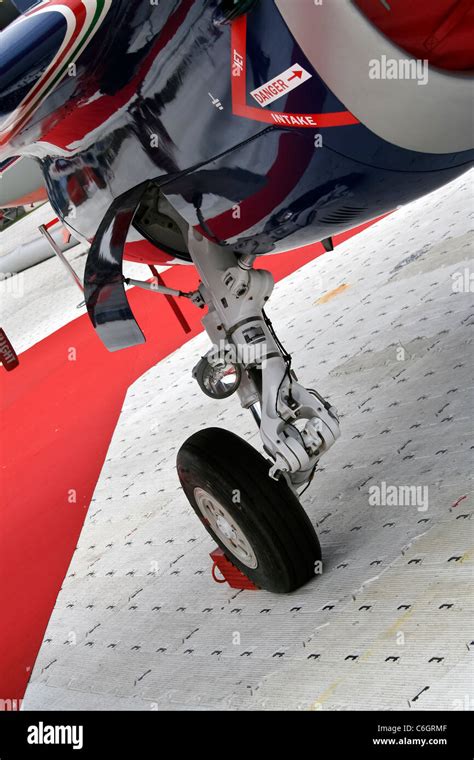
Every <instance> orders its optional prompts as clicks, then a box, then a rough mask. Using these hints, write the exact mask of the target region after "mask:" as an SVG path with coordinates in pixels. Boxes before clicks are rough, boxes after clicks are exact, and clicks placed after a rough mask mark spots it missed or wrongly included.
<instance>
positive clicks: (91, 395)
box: [0, 224, 369, 709]
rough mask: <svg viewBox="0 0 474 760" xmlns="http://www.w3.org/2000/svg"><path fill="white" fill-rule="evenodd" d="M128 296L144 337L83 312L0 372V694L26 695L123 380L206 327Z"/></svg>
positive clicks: (173, 276)
mask: <svg viewBox="0 0 474 760" xmlns="http://www.w3.org/2000/svg"><path fill="white" fill-rule="evenodd" d="M367 226H369V225H368V224H366V225H363V226H362V227H359V228H357V229H355V230H353V231H351V232H350V233H345V234H344V235H340V236H338V237H337V238H336V239H335V242H336V243H338V242H342V241H343V240H345V239H347V238H348V237H351V236H352V235H354V234H356V233H357V232H359V231H361V230H362V229H365V228H366V227H367ZM323 252H324V251H323V248H322V246H321V245H313V246H307V247H306V248H303V249H300V250H298V251H293V252H291V253H288V254H282V255H279V256H266V257H265V258H264V259H263V260H261V262H260V265H261V266H264V267H265V268H269V269H271V271H272V272H273V273H274V275H275V278H276V279H277V280H278V279H282V278H283V277H285V276H287V275H288V274H290V273H291V272H293V271H295V270H296V269H298V268H300V267H301V266H303V265H304V264H306V263H308V262H309V261H311V260H312V259H314V258H316V257H317V256H319V255H320V254H321V253H323ZM329 255H330V254H329ZM164 279H165V282H166V284H167V285H170V286H171V287H179V288H181V289H183V290H191V289H192V288H193V287H195V286H196V284H197V275H196V272H195V271H194V269H193V268H191V267H173V268H172V269H170V270H169V271H168V272H166V273H165V275H164ZM129 298H130V302H131V305H132V308H133V310H134V313H135V316H136V317H137V320H138V322H139V324H140V326H141V327H142V329H143V332H144V333H145V335H146V337H147V343H146V344H144V345H142V346H138V347H136V348H131V349H127V350H125V351H119V352H117V353H115V354H110V353H108V351H107V350H106V349H105V348H104V347H103V346H102V343H101V342H100V341H99V339H98V338H97V336H96V335H95V333H94V331H93V329H92V327H91V325H90V322H89V318H88V317H87V315H84V316H81V317H79V318H78V319H76V320H74V321H73V322H71V323H70V324H68V325H66V326H65V327H63V328H62V329H60V330H58V331H57V332H56V333H54V334H53V335H50V336H49V337H48V338H45V339H44V340H42V341H41V342H40V343H38V344H37V345H35V346H33V347H32V348H30V349H29V350H27V351H25V352H24V353H23V354H21V356H20V365H19V367H18V368H17V369H15V370H14V371H13V372H9V373H7V372H5V371H2V370H0V403H1V407H0V409H1V421H2V434H1V447H2V450H1V462H2V481H1V493H2V495H3V499H2V513H1V531H0V542H1V545H0V577H1V578H2V604H1V610H2V614H1V617H2V625H1V633H0V699H3V700H14V699H21V698H22V697H23V694H24V692H25V688H26V685H27V683H28V679H29V677H30V674H31V671H32V669H33V665H34V662H35V658H36V655H37V653H38V650H39V648H40V646H41V641H42V637H43V635H44V631H45V628H46V626H47V623H48V620H49V617H50V615H51V612H52V609H53V606H54V603H55V601H56V597H57V595H58V592H59V589H60V587H61V583H62V581H63V578H64V576H65V574H66V572H67V569H68V566H69V563H70V561H71V558H72V554H73V552H74V549H75V546H76V544H77V540H78V537H79V533H80V531H81V528H82V524H83V522H84V518H85V515H86V512H87V509H88V506H89V503H90V500H91V497H92V494H93V491H94V488H95V485H96V483H97V480H98V478H99V475H100V471H101V468H102V465H103V462H104V459H105V457H106V454H107V449H108V446H109V443H110V439H111V437H112V434H113V432H114V429H115V426H116V424H117V420H118V417H119V414H120V410H121V408H122V404H123V401H124V397H125V394H126V392H127V389H128V387H129V386H130V385H131V384H132V383H133V382H134V381H135V380H137V378H139V377H140V376H141V375H142V374H143V373H144V372H146V371H147V370H148V369H150V367H153V366H154V365H155V364H157V363H158V362H159V361H160V360H161V359H163V358H164V357H166V356H168V355H169V354H170V353H171V352H172V351H174V350H175V349H177V348H178V347H179V346H180V345H182V344H183V343H184V342H185V341H187V340H189V339H190V338H192V337H194V336H195V335H196V334H197V333H199V332H200V331H201V329H202V328H201V324H200V318H201V316H202V314H201V312H200V311H199V310H198V309H196V308H195V307H194V306H192V305H191V304H189V303H187V302H186V301H183V302H181V301H180V305H181V306H182V309H183V312H184V314H185V316H186V318H187V320H188V322H189V324H190V325H191V327H192V332H191V333H190V334H188V335H186V334H185V333H184V332H183V330H182V329H181V327H180V325H179V323H178V321H177V319H176V317H175V316H174V315H173V312H172V310H171V308H170V306H169V304H168V303H167V302H166V301H165V299H164V298H160V297H159V296H157V295H156V294H153V293H148V292H146V291H143V290H137V289H134V290H132V291H130V292H129ZM26 329H27V328H26ZM10 338H11V339H12V342H13V344H14V342H15V341H14V336H13V335H10ZM71 350H73V351H74V350H75V353H76V358H75V360H73V361H71V360H70V356H71ZM191 369H192V368H191V367H189V372H191ZM74 493H75V497H74ZM74 498H75V501H74ZM7 709H8V708H7Z"/></svg>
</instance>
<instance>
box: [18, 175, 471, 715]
mask: <svg viewBox="0 0 474 760" xmlns="http://www.w3.org/2000/svg"><path fill="white" fill-rule="evenodd" d="M472 221H473V192H472V174H470V175H465V176H464V177H462V178H461V179H460V180H458V181H456V182H454V183H452V184H451V185H449V186H447V187H445V188H443V189H441V190H440V191H437V192H436V193H434V194H432V195H430V196H428V197H426V198H423V199H421V200H419V201H417V202H416V203H414V204H412V205H410V206H408V207H405V208H402V209H400V210H398V211H397V212H396V213H395V214H394V215H392V216H390V217H388V218H386V219H385V220H383V221H381V222H380V223H379V224H377V225H376V226H375V227H373V228H371V229H368V230H367V231H365V232H364V233H362V234H361V235H359V236H358V237H356V238H354V239H352V240H349V241H348V242H346V243H345V244H343V245H341V246H340V247H338V248H337V249H336V251H335V252H333V253H330V254H327V255H325V256H323V257H321V258H319V259H317V260H315V261H314V262H312V263H310V264H308V265H307V266H305V267H304V268H303V269H301V270H300V271H298V272H296V273H295V274H293V275H291V276H290V277H288V278H286V279H285V280H284V281H282V282H280V283H279V284H278V285H277V287H276V290H275V293H274V295H273V297H272V299H271V301H270V304H269V308H268V313H269V316H270V317H271V318H272V320H273V322H274V325H275V328H276V329H277V332H278V334H279V337H280V338H281V339H282V341H283V343H284V344H285V346H286V347H287V348H288V349H289V350H290V351H291V352H292V353H293V357H294V367H295V369H296V370H297V371H298V372H299V377H300V380H301V381H302V382H303V383H304V384H306V385H307V386H310V387H316V388H317V389H318V390H319V391H320V392H321V393H323V395H325V396H326V397H329V398H330V399H331V401H332V402H333V403H334V404H335V405H336V407H337V408H338V409H339V411H340V413H341V414H342V415H343V418H342V438H341V439H340V441H338V443H337V444H336V446H335V447H334V448H333V449H332V450H331V451H330V453H329V454H328V455H327V456H326V458H325V459H324V460H323V461H322V467H321V468H320V470H319V473H318V474H317V476H316V477H315V479H314V481H313V484H312V485H311V487H310V489H309V490H308V491H307V493H306V495H305V496H304V497H303V503H304V506H305V508H306V509H307V511H308V513H309V515H310V517H311V519H312V521H313V522H314V524H315V525H317V530H318V534H319V536H320V540H321V543H322V547H323V554H324V561H325V567H324V574H323V576H322V577H321V578H319V579H317V580H315V581H314V582H312V583H310V584H308V585H307V586H305V587H304V588H303V589H301V590H300V591H298V592H296V593H294V594H291V595H288V596H277V595H272V594H269V593H266V592H263V591H258V592H251V591H240V592H239V591H235V590H232V589H230V588H228V587H227V586H222V585H217V584H215V583H214V582H213V580H212V578H211V574H210V566H211V562H210V559H209V556H208V554H209V551H211V550H212V548H213V544H212V541H211V539H210V537H208V536H207V534H206V533H205V531H204V530H203V528H202V527H201V525H200V524H199V522H198V520H197V518H196V517H195V515H194V513H193V512H192V510H191V508H190V507H189V506H188V504H187V501H186V499H185V497H184V494H183V492H182V491H181V489H180V487H179V482H178V479H177V476H176V472H175V467H174V462H175V456H176V452H177V450H178V448H179V446H180V444H181V443H182V442H183V441H184V439H185V438H186V437H187V436H188V435H190V434H191V433H193V432H194V431H196V430H198V429H200V428H202V427H206V426H210V425H222V426H223V427H227V428H229V429H231V430H233V431H235V432H237V433H238V434H240V435H242V436H243V437H245V438H247V439H249V440H250V441H251V442H252V443H254V444H255V445H256V446H259V438H258V435H257V431H256V428H255V427H254V423H253V421H252V419H251V417H250V415H249V414H248V413H247V412H243V411H242V410H241V409H240V407H239V405H238V401H237V400H236V399H231V400H230V401H224V402H215V401H212V400H210V399H208V398H206V397H204V396H203V395H202V394H201V392H200V391H199V389H198V387H197V386H195V385H194V383H193V381H192V379H191V369H192V367H193V366H194V364H195V363H196V361H197V358H198V357H199V356H200V355H202V354H203V353H204V352H205V351H206V350H207V347H208V342H207V337H206V336H204V335H201V336H198V337H197V338H195V339H194V340H192V341H190V342H189V343H187V344H186V345H185V346H183V347H182V348H181V349H179V350H178V351H176V352H175V353H174V354H172V355H171V356H170V357H168V358H167V359H166V360H165V361H162V362H160V363H159V364H158V365H157V366H156V367H155V368H154V369H152V370H150V371H149V372H148V373H147V374H146V375H144V376H143V377H142V378H141V379H140V380H138V381H137V382H136V383H135V384H134V386H133V387H132V388H131V389H130V390H129V393H128V396H127V399H126V402H125V405H124V408H123V412H122V415H121V419H120V423H119V425H118V426H117V429H116V432H115V435H114V438H113V441H112V443H111V446H110V450H109V454H108V458H107V461H106V463H105V466H104V468H103V471H102V474H101V478H100V481H99V483H98V485H97V488H96V491H95V495H94V499H93V502H92V504H91V507H90V509H89V514H88V517H87V520H86V523H85V526H84V529H83V531H82V534H81V537H80V541H79V545H78V547H77V551H76V552H75V555H74V558H73V560H72V562H71V566H70V568H69V571H68V574H67V577H66V579H65V582H64V585H63V589H62V591H61V593H60V595H59V597H58V600H57V604H56V607H55V609H54V612H53V615H52V617H51V620H50V623H49V626H48V630H47V632H46V635H45V639H44V643H43V645H42V648H41V651H40V654H39V657H38V660H37V663H36V666H35V669H34V672H33V675H32V678H31V682H30V685H29V687H28V690H27V694H26V699H25V703H24V707H25V708H26V709H36V708H38V709H56V708H59V709H137V710H172V709H177V708H181V709H185V710H191V709H203V710H205V709H212V708H216V709H219V710H228V709H237V710H239V709H247V710H255V709H273V708H279V709H281V708H283V709H295V708H296V709H303V710H308V709H310V710H311V709H312V710H319V709H322V710H346V709H398V708H400V709H407V710H409V709H429V708H434V709H466V708H472V706H473V694H472V670H471V669H470V661H471V658H472V651H473V649H474V641H473V640H472V635H473V634H472V592H471V588H472V562H473V553H472V543H473V542H472V537H473V533H472V524H473V523H472V519H471V518H472V495H471V491H470V488H471V477H472V476H471V470H472V461H473V453H472V449H473V440H472V400H473V397H472V366H473V362H472V358H473V355H472V331H471V329H470V328H472V322H473V316H472V293H470V292H469V288H468V287H466V288H464V290H463V291H461V292H457V291H456V289H455V288H454V289H453V275H455V274H457V273H465V272H470V271H472V262H470V258H471V257H472V246H473V236H472ZM46 265H49V262H46ZM469 267H471V269H469ZM342 284H346V285H348V286H349V287H347V288H346V289H345V290H342V291H341V292H340V293H339V294H338V295H335V296H334V297H333V298H330V299H329V300H327V301H326V302H319V299H320V298H321V296H322V295H323V294H325V293H328V292H330V291H333V290H334V289H336V288H338V287H339V286H340V285H342ZM401 348H403V349H404V355H403V352H402V351H400V349H401ZM382 482H385V483H386V484H387V485H394V486H401V485H408V486H419V487H424V486H427V487H428V498H429V502H428V505H427V509H426V510H425V509H424V506H423V505H421V504H420V505H419V506H418V507H417V506H371V504H370V503H369V488H370V486H372V485H379V486H380V485H381V483H382ZM464 497H466V498H464Z"/></svg>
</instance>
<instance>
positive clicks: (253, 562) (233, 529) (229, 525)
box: [194, 488, 258, 570]
mask: <svg viewBox="0 0 474 760" xmlns="http://www.w3.org/2000/svg"><path fill="white" fill-rule="evenodd" d="M194 498H195V500H196V504H197V505H198V507H199V511H200V512H201V514H202V516H203V517H204V518H205V520H206V521H207V522H208V523H209V525H210V527H211V528H212V530H213V532H214V533H215V534H216V535H217V536H218V537H219V539H220V541H222V543H223V544H224V546H225V547H226V548H227V549H229V551H230V552H231V553H232V554H233V555H234V557H236V558H237V559H238V560H239V562H241V563H242V564H243V565H245V567H248V568H250V570H255V568H256V567H258V560H257V557H256V554H255V552H254V550H253V549H252V546H251V544H250V542H249V540H248V538H247V536H246V535H245V533H244V531H243V530H242V528H241V527H240V525H238V524H237V522H236V521H235V520H234V518H233V517H232V515H231V514H230V513H229V512H228V511H227V509H226V508H225V507H223V506H222V504H221V503H220V501H218V500H217V499H216V498H215V496H212V494H210V493H208V492H207V491H205V490H204V489H203V488H195V489H194Z"/></svg>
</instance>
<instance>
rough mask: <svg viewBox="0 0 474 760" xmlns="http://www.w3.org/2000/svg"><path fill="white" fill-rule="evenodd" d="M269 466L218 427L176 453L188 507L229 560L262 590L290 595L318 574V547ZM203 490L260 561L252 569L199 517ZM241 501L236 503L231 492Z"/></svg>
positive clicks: (301, 513)
mask: <svg viewBox="0 0 474 760" xmlns="http://www.w3.org/2000/svg"><path fill="white" fill-rule="evenodd" d="M269 467H270V464H269V462H268V461H267V460H266V459H264V457H262V456H261V454H259V453H258V451H256V450H255V449H254V448H253V447H252V446H250V445H249V444H248V443H246V441H244V440H242V439H241V438H239V437H238V436H236V435H234V434H233V433H230V432H229V431H228V430H223V429H221V428H206V429H205V430H200V431H199V432H197V433H195V434H194V435H192V436H191V437H190V438H188V440H187V441H186V442H185V443H184V444H183V445H182V447H181V448H180V450H179V451H178V455H177V468H178V476H179V479H180V481H181V485H182V487H183V490H184V492H185V494H186V496H187V498H188V501H189V503H190V504H191V506H192V508H193V509H194V511H195V512H196V514H197V516H198V517H199V519H200V520H201V522H202V523H203V525H204V527H205V528H206V530H207V531H208V532H209V533H210V534H211V536H212V537H213V539H214V540H215V541H216V542H217V544H218V545H219V546H220V548H221V549H222V550H223V551H224V553H225V554H226V556H227V558H228V559H229V560H230V561H231V562H232V564H234V565H235V566H236V567H238V568H239V569H240V570H241V571H242V572H243V573H244V574H245V575H246V576H247V577H248V578H250V580H251V581H252V582H253V583H255V585H256V586H258V587H259V588H261V589H265V590H267V591H273V592H275V593H281V594H284V593H289V592H291V591H294V590H295V589H297V588H300V586H302V585H304V584H305V583H307V582H308V581H309V580H311V579H312V578H314V577H315V574H316V573H317V572H319V567H316V563H319V562H320V560H321V547H320V545H319V541H318V537H317V536H316V533H315V531H314V528H313V526H312V524H311V522H310V520H309V518H308V516H307V514H306V512H305V511H304V509H303V507H302V506H301V504H300V502H299V501H298V499H297V497H296V496H295V494H294V493H293V491H292V490H291V489H290V487H289V486H288V484H287V483H286V481H284V480H283V479H280V480H279V481H275V480H272V479H271V478H270V477H269V476H268V470H269ZM196 488H203V489H204V490H205V491H207V493H209V494H210V495H211V496H213V497H214V498H215V499H217V500H218V501H219V502H220V504H221V505H222V506H223V507H225V509H226V510H227V511H228V512H229V514H230V515H231V516H232V518H233V519H234V520H235V521H236V523H237V524H238V526H239V527H240V528H241V529H242V530H243V532H244V533H245V536H246V538H247V541H248V542H249V543H250V545H251V547H252V549H253V551H254V553H255V555H256V557H257V560H258V566H257V567H256V568H255V569H250V568H249V567H246V566H245V565H244V564H242V563H241V562H240V561H239V559H238V558H237V557H236V556H234V555H233V554H232V552H231V551H230V550H229V549H228V548H227V547H226V546H225V545H224V544H223V543H222V542H221V540H220V538H219V536H218V535H216V534H215V533H214V531H213V530H212V527H211V526H210V525H209V523H208V522H207V520H206V519H205V518H204V516H203V515H202V513H201V511H200V509H199V507H198V505H197V503H196V500H195V498H194V491H195V489H196ZM236 490H238V491H240V502H239V503H234V500H233V495H234V493H235V491H236Z"/></svg>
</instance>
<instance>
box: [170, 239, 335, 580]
mask: <svg viewBox="0 0 474 760" xmlns="http://www.w3.org/2000/svg"><path fill="white" fill-rule="evenodd" d="M189 252H190V255H191V257H192V260H193V262H194V264H195V266H196V268H197V270H198V271H199V273H200V275H201V280H202V282H201V285H200V287H199V294H200V297H201V299H202V301H203V302H204V303H205V304H206V305H207V306H208V308H209V311H208V314H207V315H206V316H205V317H204V319H203V324H204V326H205V328H206V331H207V333H208V335H209V337H210V338H211V341H212V343H213V348H212V350H211V352H210V353H209V354H208V355H207V357H205V358H204V359H203V360H201V362H200V363H199V365H198V367H197V368H196V369H195V371H194V376H195V378H196V379H197V380H198V382H199V384H200V386H201V387H202V389H203V390H204V392H206V393H207V394H208V395H210V396H215V397H217V398H219V397H220V398H224V397H227V396H228V395H230V394H231V393H232V390H233V391H234V392H237V393H238V395H239V397H240V401H241V404H242V406H243V407H244V408H246V409H249V410H250V411H251V412H252V414H253V415H254V417H255V419H256V420H257V422H258V424H259V427H260V434H261V438H262V443H263V448H264V451H265V453H266V454H267V455H268V457H269V459H268V460H267V459H265V458H264V457H263V456H262V455H261V454H259V453H258V452H257V451H256V450H255V449H254V448H253V447H252V446H250V445H249V444H248V443H246V442H245V441H243V440H241V439H240V438H238V437H237V436H236V435H234V434H233V433H230V432H229V431H226V430H222V429H218V428H209V429H206V430H201V431H199V432H198V433H195V434H194V435H192V436H191V437H190V438H188V440H187V441H186V442H185V443H184V444H183V446H182V447H181V449H180V450H179V452H178V457H177V467H178V475H179V478H180V481H181V484H182V487H183V490H184V492H185V494H186V496H187V498H188V500H189V502H190V504H191V506H192V508H193V509H194V511H195V512H196V514H197V515H198V517H199V519H200V520H201V522H202V523H203V525H204V526H205V528H206V530H207V531H208V532H209V533H210V534H211V535H212V536H213V538H214V540H215V541H216V542H217V543H218V545H219V546H220V548H221V549H222V550H223V551H224V553H225V554H226V556H227V557H228V559H229V560H230V561H231V562H232V563H233V564H234V565H235V566H236V567H237V568H239V569H240V570H241V571H242V572H243V573H244V574H245V575H246V576H247V577H248V578H249V579H250V580H251V581H252V582H253V583H255V584H256V585H257V586H259V587H260V588H262V589H266V590H268V591H273V592H278V593H286V592H290V591H293V590H295V589H297V588H299V587H300V586H302V585H303V584H305V583H306V582H307V581H309V580H310V579H311V578H313V577H314V575H315V574H316V575H317V574H319V573H320V572H321V567H322V566H321V548H320V545H319V541H318V538H317V536H316V533H315V531H314V528H313V526H312V525H311V522H310V521H309V518H308V517H307V515H306V513H305V511H304V510H303V508H302V506H301V504H300V502H299V499H298V489H301V488H303V489H304V487H307V486H308V485H309V484H310V482H311V480H312V478H313V475H314V472H315V469H316V466H317V463H318V461H319V459H320V458H321V456H322V455H323V454H324V453H325V452H326V451H327V450H328V449H329V448H330V447H331V446H332V445H333V444H334V443H335V441H336V440H337V438H338V437H339V421H338V418H337V413H336V411H335V409H334V408H333V407H332V406H331V405H330V404H329V403H328V402H326V401H325V400H324V399H323V398H322V397H321V396H320V395H319V393H317V391H313V390H308V389H306V388H303V386H301V385H300V384H299V383H298V381H297V378H296V375H295V373H294V371H293V370H292V368H291V357H290V355H289V354H288V353H287V352H286V351H285V349H284V348H283V346H282V345H281V343H280V341H279V340H278V338H277V336H276V335H275V332H274V330H273V327H272V325H271V322H270V321H269V319H268V318H267V316H266V315H265V313H264V310H263V309H264V305H265V303H266V302H267V301H268V299H269V297H270V295H271V292H272V290H273V286H274V282H273V278H272V275H271V274H270V272H267V271H264V270H255V269H254V268H253V262H254V259H253V257H249V256H245V257H241V258H240V259H239V258H238V257H237V256H236V255H235V254H234V253H233V252H232V251H231V250H230V249H229V248H227V247H222V246H218V245H216V244H214V243H212V242H211V241H209V240H208V239H206V238H204V237H203V236H202V235H200V234H199V233H198V232H197V231H196V230H190V233H189ZM210 357H212V358H210ZM211 365H213V366H214V367H217V368H218V367H219V366H220V367H221V368H224V369H223V370H222V377H224V375H225V374H226V373H227V371H228V370H227V369H226V368H228V367H234V368H237V374H238V382H235V384H234V385H233V386H231V390H230V392H225V391H223V390H221V389H220V386H219V385H216V389H219V391H220V392H219V393H217V392H215V393H214V392H213V391H214V387H212V388H211V385H210V383H209V382H205V380H204V379H203V378H204V377H207V376H211V375H212V373H210V372H209V373H208V374H206V373H207V369H206V367H207V366H211ZM205 369H206V372H205V371H204V370H205ZM217 375H218V376H219V372H218V373H217ZM210 390H211V392H209V391H210ZM300 493H301V491H300Z"/></svg>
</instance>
